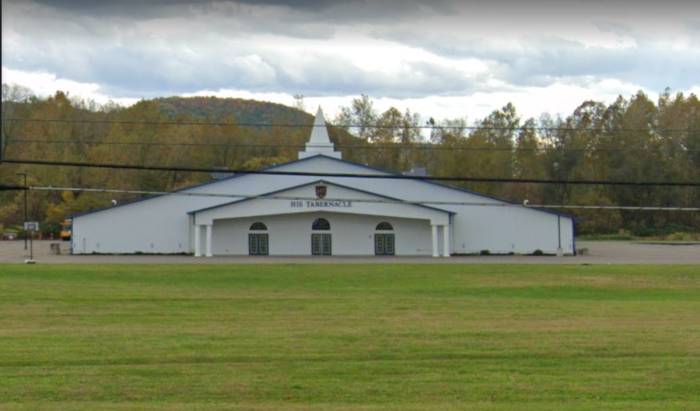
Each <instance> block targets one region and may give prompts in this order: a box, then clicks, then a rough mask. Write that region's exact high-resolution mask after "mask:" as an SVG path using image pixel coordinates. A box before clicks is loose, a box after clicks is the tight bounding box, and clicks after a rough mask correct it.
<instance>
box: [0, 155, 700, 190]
mask: <svg viewBox="0 0 700 411" xmlns="http://www.w3.org/2000/svg"><path fill="white" fill-rule="evenodd" d="M4 161H5V162H6V163H10V164H33V165H43V166H66V167H88V168H107V169H118V170H140V171H174V172H193V173H221V172H225V173H228V174H267V175H282V176H309V177H340V178H369V179H390V180H421V181H457V182H481V183H532V184H564V185H617V186H638V187H639V186H665V187H700V182H664V181H604V180H542V179H513V178H486V177H474V178H471V177H447V176H444V177H430V176H407V175H402V174H356V173H314V172H301V171H275V170H269V169H268V170H222V169H216V168H190V167H159V166H137V165H128V164H100V163H75V162H65V161H42V160H12V159H9V160H8V159H5V160H4Z"/></svg>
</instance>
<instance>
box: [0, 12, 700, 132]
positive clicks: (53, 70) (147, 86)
mask: <svg viewBox="0 0 700 411" xmlns="http://www.w3.org/2000/svg"><path fill="white" fill-rule="evenodd" d="M2 81H3V82H4V83H17V84H21V85H25V86H27V87H30V88H31V89H32V90H34V92H35V93H36V94H38V95H41V96H45V95H48V94H52V93H54V92H55V91H56V90H64V91H68V92H70V94H71V95H79V96H82V97H85V98H92V99H94V100H96V101H98V102H106V101H107V100H110V99H111V100H114V101H116V102H119V103H121V104H125V105H127V104H132V103H134V102H135V101H138V100H139V99H142V98H154V97H167V96H175V95H177V96H193V95H216V96H222V97H241V98H252V99H256V100H265V101H273V102H278V103H282V104H287V105H291V104H292V103H293V101H294V99H293V96H294V95H295V94H301V95H304V96H305V102H306V106H307V109H308V111H310V112H314V111H315V110H316V107H318V106H319V105H321V106H322V107H323V109H324V111H325V112H326V114H327V116H328V117H330V118H332V117H334V116H335V113H336V112H337V109H338V107H339V106H341V105H349V104H350V103H351V101H352V99H353V98H357V97H359V96H360V95H361V94H366V95H369V96H370V98H372V100H373V101H374V102H375V107H376V108H377V109H379V110H381V111H383V110H385V109H387V108H389V107H391V106H394V107H396V108H398V109H399V110H401V111H404V110H405V109H407V108H408V109H410V110H411V111H414V112H419V113H421V114H422V115H423V116H424V117H425V118H427V117H434V118H435V119H438V120H440V119H445V118H450V119H453V118H459V117H467V118H468V119H469V120H470V121H473V120H476V119H479V118H483V117H484V116H486V115H487V114H488V113H490V112H491V111H493V110H496V109H499V108H500V107H502V106H504V105H505V104H507V103H508V102H512V103H513V104H515V106H516V108H517V109H518V111H519V112H520V113H521V114H522V115H523V116H526V117H530V116H534V117H538V116H539V115H540V114H541V113H543V112H549V113H551V114H562V115H568V114H570V113H571V112H572V111H573V110H574V109H575V108H576V107H577V106H578V105H579V104H581V103H582V102H583V101H585V100H588V99H593V100H599V101H604V102H612V101H613V100H614V99H615V98H616V97H617V96H618V95H622V96H624V97H629V96H631V95H632V94H634V93H636V92H637V91H638V90H642V91H644V92H646V93H647V94H649V95H650V96H651V97H652V98H656V97H657V96H658V94H659V93H660V92H663V90H664V89H665V88H666V87H670V89H671V90H672V92H673V93H676V92H684V93H686V94H687V93H690V92H694V93H696V94H700V2H698V1H697V0H664V1H647V0H538V1H529V0H526V1H515V0H490V1H457V0H374V1H372V0H299V1H284V0H259V1H256V0H244V1H236V2H234V1H226V0H223V1H192V0H189V1H188V0H119V1H111V2H110V1H99V0H2Z"/></svg>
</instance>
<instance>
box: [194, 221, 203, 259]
mask: <svg viewBox="0 0 700 411" xmlns="http://www.w3.org/2000/svg"><path fill="white" fill-rule="evenodd" d="M200 228H201V226H199V225H197V224H195V225H194V256H195V257H201V256H202V254H201V253H200V251H201V250H202V246H201V244H200V240H199V237H200V233H201V231H202V230H200Z"/></svg>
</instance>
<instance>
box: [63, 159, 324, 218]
mask: <svg viewBox="0 0 700 411" xmlns="http://www.w3.org/2000/svg"><path fill="white" fill-rule="evenodd" d="M319 155H322V154H319ZM316 157H318V156H312V157H306V158H302V159H297V160H292V161H288V162H286V163H282V164H276V165H274V166H268V167H263V168H261V169H259V170H258V171H268V170H272V169H275V168H278V167H282V166H286V165H289V164H295V163H300V162H302V161H307V160H310V159H312V158H316ZM328 158H330V157H328ZM249 175H250V174H235V175H232V176H229V177H225V178H220V179H218V180H209V181H204V182H201V183H198V184H194V185H191V186H189V187H184V188H180V189H177V190H173V191H171V192H170V193H179V192H181V191H186V190H191V189H193V188H198V187H204V186H207V185H209V184H215V183H219V182H221V181H227V180H232V179H234V178H239V177H244V176H249ZM170 193H168V194H159V195H154V196H150V197H144V198H137V199H135V200H129V201H126V202H123V203H121V204H117V205H114V206H108V207H102V208H98V209H95V210H90V211H86V212H84V213H78V214H73V215H70V216H68V217H66V218H71V219H72V218H77V217H84V216H86V215H90V214H96V213H101V212H103V211H108V210H112V209H115V208H119V207H124V206H127V205H131V204H135V203H140V202H141V201H148V200H153V199H154V198H159V197H163V196H167V195H169V194H170Z"/></svg>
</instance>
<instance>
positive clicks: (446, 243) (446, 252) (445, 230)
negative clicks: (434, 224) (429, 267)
mask: <svg viewBox="0 0 700 411" xmlns="http://www.w3.org/2000/svg"><path fill="white" fill-rule="evenodd" d="M442 247H443V248H442V256H443V257H449V256H450V226H449V225H444V226H442Z"/></svg>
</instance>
